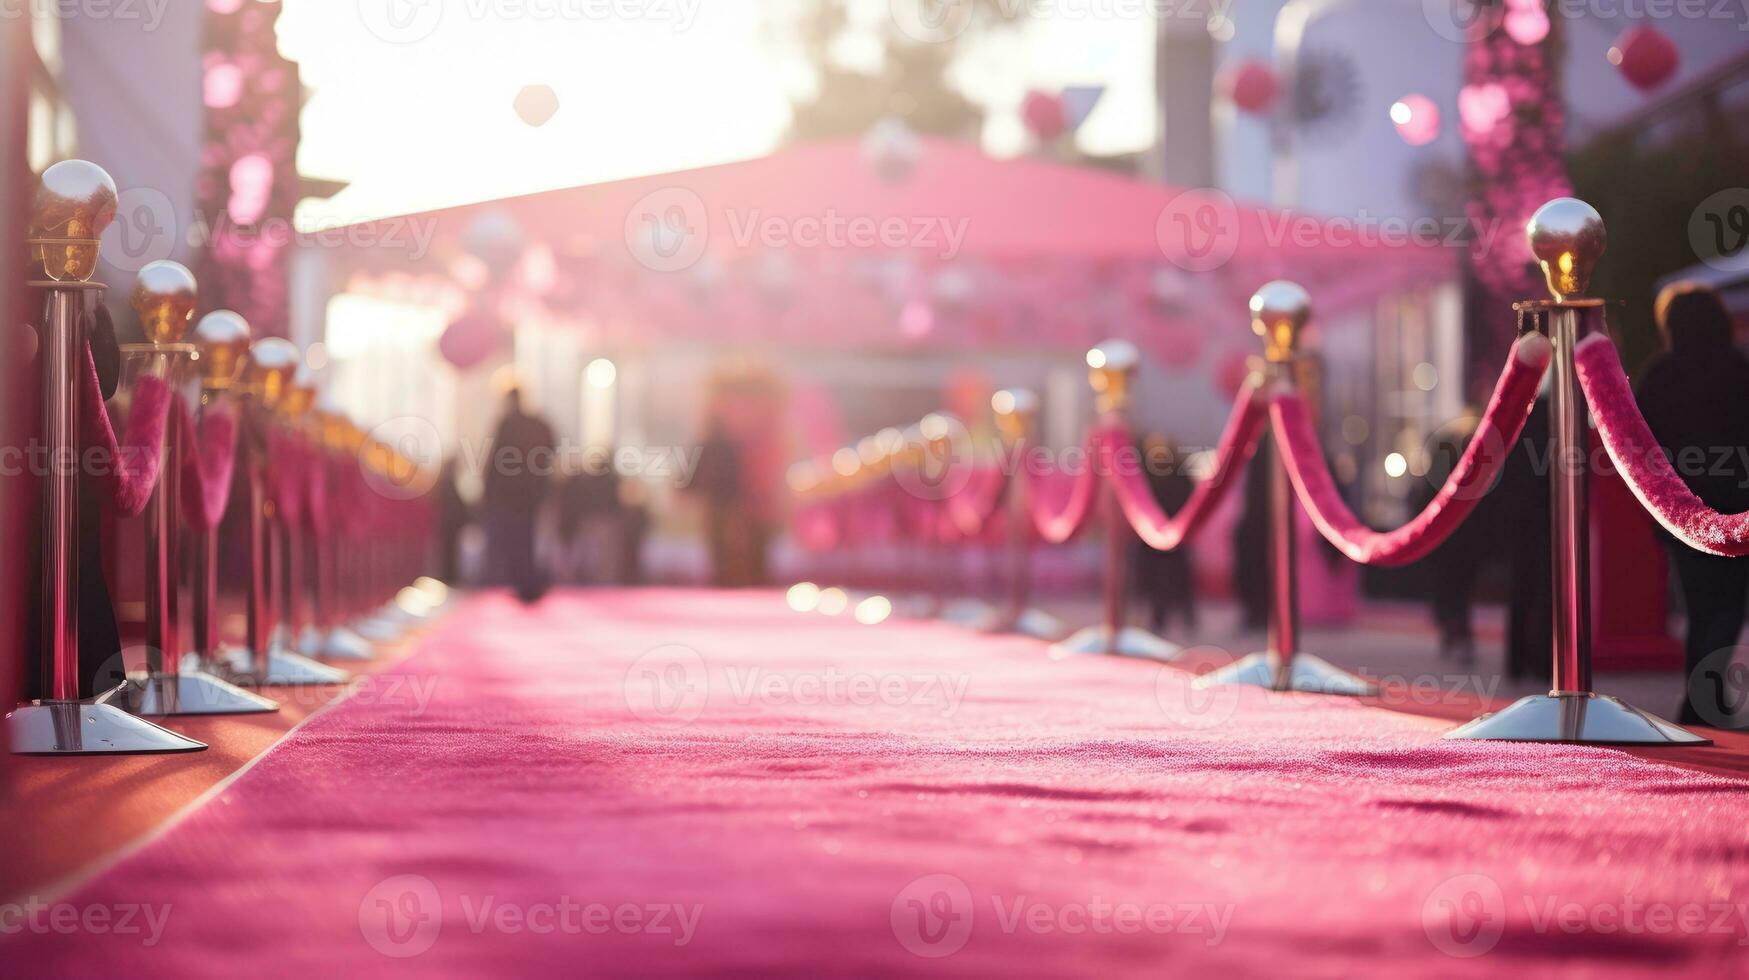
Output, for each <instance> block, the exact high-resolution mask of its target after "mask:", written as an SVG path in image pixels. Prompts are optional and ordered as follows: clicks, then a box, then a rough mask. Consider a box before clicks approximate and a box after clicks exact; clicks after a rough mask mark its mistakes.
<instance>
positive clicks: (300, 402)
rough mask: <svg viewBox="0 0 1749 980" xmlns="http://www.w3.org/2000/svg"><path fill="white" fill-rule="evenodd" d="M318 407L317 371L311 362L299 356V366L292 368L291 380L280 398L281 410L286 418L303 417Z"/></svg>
mask: <svg viewBox="0 0 1749 980" xmlns="http://www.w3.org/2000/svg"><path fill="white" fill-rule="evenodd" d="M314 407H316V371H315V369H314V368H312V367H310V362H309V361H307V360H305V359H304V358H302V357H300V358H298V364H297V367H295V368H293V369H292V373H291V380H290V381H288V382H287V383H286V386H285V397H284V398H281V399H280V402H279V410H280V411H281V412H283V413H285V416H286V418H289V419H294V420H296V419H301V418H303V417H305V416H307V415H309V414H310V410H311V409H312V408H314Z"/></svg>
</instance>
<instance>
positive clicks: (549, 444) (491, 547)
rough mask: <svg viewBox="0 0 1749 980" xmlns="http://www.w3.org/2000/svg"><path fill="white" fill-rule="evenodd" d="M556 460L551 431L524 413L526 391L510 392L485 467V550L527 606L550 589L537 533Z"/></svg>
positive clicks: (496, 573) (497, 571)
mask: <svg viewBox="0 0 1749 980" xmlns="http://www.w3.org/2000/svg"><path fill="white" fill-rule="evenodd" d="M554 458H555V457H554V451H553V430H552V427H551V426H549V425H547V423H546V422H545V420H543V419H541V418H540V417H539V416H537V415H533V414H530V413H528V412H525V411H523V409H522V392H521V390H520V389H517V388H512V389H510V391H509V393H508V394H507V395H506V396H505V409H504V418H503V420H502V421H500V422H499V423H498V432H497V434H496V435H494V436H493V437H492V454H491V456H490V458H489V459H488V460H487V464H486V493H485V500H484V503H485V511H486V549H487V553H488V554H489V555H490V557H491V560H490V562H489V564H490V566H491V568H492V569H493V575H494V576H495V577H497V578H498V580H499V581H504V582H507V583H508V584H509V585H510V587H511V589H512V590H513V591H515V593H516V596H517V598H519V599H521V600H522V601H524V602H534V601H536V600H537V599H539V598H540V597H541V596H542V595H544V594H545V593H546V590H547V587H548V585H549V582H548V579H547V575H546V573H545V572H544V571H543V570H542V569H541V567H540V564H539V563H538V562H537V561H536V560H535V548H534V529H535V523H536V522H537V521H538V520H539V519H540V509H541V504H542V503H544V502H545V501H546V496H547V489H548V487H549V485H550V482H551V472H550V468H551V466H552V464H553V461H554Z"/></svg>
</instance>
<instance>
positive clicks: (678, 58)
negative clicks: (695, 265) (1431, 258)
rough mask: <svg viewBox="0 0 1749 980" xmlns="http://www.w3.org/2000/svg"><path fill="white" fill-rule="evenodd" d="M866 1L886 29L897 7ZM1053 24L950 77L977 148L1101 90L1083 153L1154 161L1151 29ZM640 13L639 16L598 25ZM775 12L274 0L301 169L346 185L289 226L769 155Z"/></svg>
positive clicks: (780, 121)
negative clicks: (299, 137)
mask: <svg viewBox="0 0 1749 980" xmlns="http://www.w3.org/2000/svg"><path fill="white" fill-rule="evenodd" d="M865 2H867V3H869V4H870V8H869V9H870V10H871V11H876V12H877V13H875V14H874V15H875V16H883V15H884V11H885V9H886V8H887V5H888V3H889V2H902V0H865ZM1056 6H1060V7H1061V10H1060V11H1056V12H1053V5H1052V4H1050V3H1048V2H1046V0H1035V2H1034V3H1033V9H1034V10H1035V11H1036V12H1035V14H1034V15H1033V16H1032V18H1031V19H1030V21H1029V22H1028V24H1029V26H1028V27H1027V28H1026V29H1025V30H1024V34H1023V35H1022V37H1021V39H1020V40H1019V41H1018V42H1014V43H1008V44H1002V45H982V46H981V47H980V50H979V51H978V53H977V56H976V57H975V58H974V59H972V60H971V61H970V62H969V63H968V65H967V66H966V69H965V70H964V71H962V72H961V73H960V75H961V84H962V87H963V88H964V89H965V90H966V91H967V94H968V95H970V96H971V97H972V98H973V99H975V100H976V101H979V102H982V103H984V104H986V105H988V106H991V107H992V108H993V109H995V110H996V115H995V118H993V119H992V120H991V122H990V123H989V125H988V126H987V128H986V132H985V146H986V148H987V149H989V150H991V152H995V153H1003V154H1008V153H1015V152H1019V151H1021V150H1022V149H1024V134H1023V131H1022V130H1021V128H1020V124H1019V122H1018V120H1017V118H1016V117H1015V115H1014V110H1015V108H1016V107H1017V106H1018V105H1019V103H1020V100H1021V98H1022V96H1023V95H1024V94H1025V92H1026V91H1027V89H1029V88H1032V87H1042V88H1055V87H1060V86H1062V85H1067V84H1104V85H1106V86H1107V87H1108V88H1107V92H1106V94H1105V97H1104V99H1103V100H1102V101H1101V103H1100V105H1099V107H1098V109H1097V110H1095V112H1094V115H1093V116H1092V117H1091V118H1090V119H1089V120H1088V122H1087V124H1086V125H1085V126H1084V127H1083V129H1082V131H1081V133H1080V136H1079V139H1080V144H1081V146H1082V148H1083V149H1086V150H1089V151H1093V152H1101V153H1109V152H1121V151H1130V150H1138V149H1141V148H1143V147H1145V146H1147V145H1148V144H1149V143H1151V142H1152V139H1153V132H1154V114H1153V94H1152V85H1153V81H1152V76H1153V31H1154V27H1153V24H1152V22H1150V21H1147V20H1145V19H1141V18H1137V17H1122V16H1119V17H1109V16H1108V17H1102V18H1088V17H1085V16H1082V17H1076V16H1074V15H1073V11H1077V10H1085V8H1084V7H1082V6H1078V5H1075V4H1061V5H1056ZM1146 6H1147V5H1145V4H1131V5H1124V9H1127V8H1128V7H1138V8H1143V9H1145V8H1146ZM631 8H635V9H637V10H641V11H642V12H643V14H642V16H640V17H637V18H629V19H628V18H626V17H623V16H619V17H615V16H611V15H609V14H608V13H607V12H610V11H613V10H616V9H617V10H626V9H631ZM781 9H782V5H781V4H778V3H773V2H772V0H764V2H761V0H285V11H284V13H283V14H282V16H281V19H280V47H281V50H282V51H283V52H284V53H285V54H286V56H287V57H290V58H292V59H294V60H296V61H298V62H299V63H300V64H301V66H302V71H303V78H304V82H305V84H306V85H307V86H309V87H310V88H311V89H312V96H311V98H310V101H309V103H308V106H307V107H306V109H305V111H304V115H303V147H302V150H301V153H300V157H299V165H300V169H301V170H302V171H303V172H304V173H305V174H308V175H310V176H315V177H325V178H335V179H341V180H347V181H350V182H351V183H352V186H351V187H350V188H349V189H348V190H346V191H345V192H343V193H341V194H340V195H338V196H336V197H335V198H334V199H333V200H331V201H327V202H310V204H309V205H307V206H306V207H305V208H304V209H303V210H302V211H300V218H301V219H302V220H303V221H304V222H305V223H311V222H315V221H318V220H320V221H332V220H343V221H361V220H368V219H370V218H375V217H380V216H383V215H387V214H397V213H404V212H407V211H414V210H424V209H428V208H434V207H441V206H444V205H449V204H458V203H464V202H469V201H478V200H485V199H489V198H495V197H503V196H506V195H511V194H520V193H528V192H532V191H539V190H547V189H551V188H555V187H570V186H576V185H579V184H587V183H594V182H597V181H602V180H611V179H616V178H621V177H630V176H637V175H641V174H648V173H660V172H663V171H669V170H678V169H684V168H688V167H696V166H702V165H705V164H711V163H718V162H723V161H726V160H734V159H741V158H746V157H751V156H758V155H760V154H763V153H766V152H768V151H769V150H771V149H772V148H773V147H774V146H775V145H776V143H777V141H778V139H779V138H780V137H781V135H782V133H783V130H784V127H785V126H786V124H787V123H788V119H789V97H788V94H789V93H790V92H792V91H795V90H797V88H798V87H802V86H805V85H806V84H807V77H808V76H807V74H806V72H805V70H804V69H803V68H801V66H799V65H796V64H791V63H788V62H786V60H785V59H784V58H782V57H779V56H778V49H777V47H776V45H775V44H774V43H773V42H772V41H771V40H770V36H771V29H770V27H769V25H768V21H769V19H770V18H772V17H775V16H779V15H780V14H779V13H778V11H780V10H781ZM439 10H441V16H438V17H436V18H435V19H421V18H431V15H432V14H433V13H434V12H436V11H439ZM1063 11H1068V12H1063ZM397 32H399V33H397ZM383 35H388V36H387V37H385V36H383ZM396 39H401V41H400V42H398V41H397V40H396ZM409 39H411V40H409ZM531 84H545V85H549V86H551V87H552V88H553V89H554V91H555V92H556V94H557V96H558V99H559V103H560V109H559V111H558V113H557V114H556V115H555V116H553V118H552V119H551V120H549V121H548V122H547V123H546V124H545V125H544V126H542V127H540V128H534V127H531V126H529V125H527V124H525V123H524V122H523V121H522V120H521V119H520V118H519V117H518V116H517V114H516V112H515V110H514V108H513V106H512V102H513V100H514V99H515V97H516V95H517V93H518V92H519V91H520V90H521V89H522V88H523V87H524V86H526V85H531Z"/></svg>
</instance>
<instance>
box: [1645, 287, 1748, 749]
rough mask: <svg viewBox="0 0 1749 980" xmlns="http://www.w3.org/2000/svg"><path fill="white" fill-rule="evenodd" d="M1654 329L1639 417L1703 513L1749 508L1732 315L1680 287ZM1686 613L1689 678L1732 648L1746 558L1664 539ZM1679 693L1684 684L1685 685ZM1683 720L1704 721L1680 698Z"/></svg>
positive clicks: (1711, 298)
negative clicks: (1658, 340)
mask: <svg viewBox="0 0 1749 980" xmlns="http://www.w3.org/2000/svg"><path fill="white" fill-rule="evenodd" d="M1657 315H1658V328H1659V330H1661V331H1662V332H1663V334H1664V338H1665V341H1666V343H1667V344H1668V345H1669V351H1668V352H1667V353H1665V354H1664V356H1662V357H1660V358H1659V359H1658V360H1656V361H1654V362H1653V363H1652V366H1651V367H1650V368H1648V369H1647V370H1646V375H1645V377H1644V378H1643V379H1642V380H1641V382H1640V390H1639V403H1640V412H1641V413H1642V414H1644V415H1645V417H1646V422H1647V424H1649V425H1650V426H1651V428H1652V434H1653V435H1655V436H1656V437H1657V439H1658V444H1659V445H1660V446H1662V447H1663V449H1664V452H1665V453H1666V454H1667V455H1668V456H1669V458H1670V459H1672V460H1673V461H1674V464H1673V465H1674V466H1675V467H1676V471H1677V472H1678V473H1680V474H1681V475H1682V479H1683V482H1685V483H1687V484H1688V487H1689V489H1690V490H1693V491H1694V493H1695V495H1696V496H1698V497H1700V499H1701V500H1702V501H1703V502H1705V503H1706V505H1707V506H1708V507H1711V508H1712V509H1714V510H1717V511H1721V512H1724V513H1727V514H1735V513H1739V512H1741V511H1745V510H1749V466H1746V465H1745V464H1744V461H1743V459H1742V452H1743V449H1744V447H1749V359H1745V358H1744V356H1743V354H1742V352H1741V351H1738V350H1737V349H1736V348H1735V347H1733V346H1732V345H1731V318H1730V316H1729V314H1727V313H1726V312H1725V304H1724V303H1723V302H1722V301H1721V300H1720V299H1719V295H1718V293H1715V292H1713V291H1712V290H1711V289H1709V288H1706V287H1704V286H1699V285H1694V284H1687V283H1679V284H1677V285H1674V286H1671V287H1669V288H1667V289H1665V290H1664V292H1663V293H1662V294H1660V295H1659V297H1658V306H1657ZM1671 556H1672V559H1673V561H1674V564H1675V566H1676V576H1677V579H1678V580H1679V581H1680V582H1681V583H1682V596H1683V604H1684V606H1685V607H1686V608H1687V610H1688V637H1687V640H1686V642H1685V643H1684V650H1685V652H1686V654H1687V660H1688V674H1692V673H1693V672H1694V669H1695V667H1696V666H1697V665H1698V664H1699V663H1700V661H1701V660H1703V659H1705V658H1706V656H1707V655H1708V654H1711V653H1713V652H1715V651H1717V650H1721V649H1724V648H1726V647H1730V646H1735V645H1736V643H1737V637H1738V636H1739V635H1740V634H1741V633H1742V632H1743V612H1744V601H1745V596H1746V595H1749V559H1743V558H1719V557H1715V556H1713V555H1706V554H1702V553H1701V552H1698V551H1695V550H1694V549H1692V548H1689V547H1688V546H1687V545H1684V544H1682V543H1681V542H1676V541H1672V542H1671ZM1684 689H1685V691H1686V690H1687V685H1686V684H1685V685H1684ZM1681 720H1682V721H1683V722H1684V723H1687V724H1695V723H1700V722H1701V721H1702V719H1701V717H1700V715H1699V714H1697V713H1696V711H1695V706H1694V704H1693V703H1692V702H1691V701H1690V700H1689V698H1688V696H1687V695H1686V694H1685V695H1684V698H1683V704H1682V719H1681Z"/></svg>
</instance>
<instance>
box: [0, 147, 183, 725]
mask: <svg viewBox="0 0 1749 980" xmlns="http://www.w3.org/2000/svg"><path fill="white" fill-rule="evenodd" d="M115 208H116V192H115V182H114V181H113V180H111V179H110V176H109V174H107V173H105V172H104V170H103V168H102V167H99V166H97V165H96V164H93V163H89V162H87V161H84V160H67V161H63V162H61V163H57V164H55V165H54V166H52V167H50V168H48V169H47V170H46V171H44V172H43V176H42V186H41V188H40V189H39V191H38V194H37V199H36V207H35V211H34V214H33V216H32V219H31V229H30V238H29V244H30V246H31V251H32V254H33V261H35V262H37V263H40V265H41V269H42V273H43V276H44V278H43V279H42V280H40V281H36V282H33V283H31V285H33V286H36V287H39V288H42V289H44V290H45V291H46V293H47V299H46V304H45V305H46V322H45V323H44V324H43V334H42V343H41V344H40V346H39V349H40V350H41V352H42V353H41V355H40V363H41V378H42V434H43V440H44V444H45V446H44V448H45V449H46V450H47V459H48V467H47V470H46V472H45V473H44V474H43V503H42V522H43V523H42V527H43V539H42V577H43V609H42V635H43V643H44V649H43V651H42V654H43V657H44V660H45V663H44V668H45V669H44V673H43V677H44V683H45V685H46V687H47V690H46V691H45V692H43V693H44V694H45V695H46V696H45V697H43V698H41V699H40V700H37V701H33V702H31V703H29V704H25V705H21V706H19V707H18V708H17V709H16V710H14V711H12V712H11V713H10V714H8V715H7V717H6V721H7V729H8V735H9V744H10V746H11V749H12V751H13V752H15V753H18V754H21V755H97V754H122V753H125V754H133V753H159V752H193V751H199V750H201V749H204V748H206V746H205V745H204V744H203V743H201V742H197V741H195V740H194V739H191V738H185V737H183V736H181V735H178V734H176V733H175V732H172V731H170V730H169V729H166V728H162V727H160V726H158V725H154V724H152V723H151V722H149V721H146V720H144V719H141V718H136V717H134V716H133V715H130V714H128V713H127V712H126V711H124V710H122V708H121V707H120V706H118V705H117V704H114V703H112V701H113V700H114V699H116V697H117V695H118V692H119V691H120V690H121V689H118V690H117V691H110V692H106V693H105V694H103V695H100V696H99V697H97V698H95V699H93V700H89V701H83V700H80V691H79V612H78V605H77V604H78V596H79V589H78V582H79V578H78V576H79V572H78V560H79V539H78V534H79V530H78V528H79V473H80V462H81V454H80V452H79V393H80V386H81V385H83V384H85V376H84V365H83V363H82V361H83V360H84V358H85V356H86V354H85V332H84V329H83V322H82V321H83V317H84V313H85V305H86V304H85V294H86V293H88V292H100V291H101V290H102V289H103V285H102V284H101V283H95V282H92V281H91V277H92V276H93V275H94V274H95V273H96V271H97V253H98V239H99V237H100V236H101V235H102V234H103V229H104V228H105V227H107V226H108V225H109V223H110V222H111V221H112V220H114V218H115ZM113 462H115V461H112V463H113ZM117 652H118V653H119V651H117Z"/></svg>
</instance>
